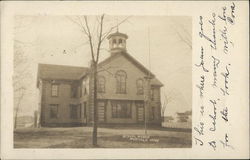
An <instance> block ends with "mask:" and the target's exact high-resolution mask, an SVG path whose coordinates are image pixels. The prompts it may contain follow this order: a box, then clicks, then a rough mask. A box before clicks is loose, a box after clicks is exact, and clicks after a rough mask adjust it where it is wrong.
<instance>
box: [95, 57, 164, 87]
mask: <svg viewBox="0 0 250 160" xmlns="http://www.w3.org/2000/svg"><path fill="white" fill-rule="evenodd" d="M120 56H124V57H125V58H127V59H128V60H129V61H130V62H132V63H133V64H134V65H135V66H137V67H138V68H139V69H140V70H141V71H142V72H144V73H145V74H149V76H150V77H152V80H151V84H152V85H156V86H163V84H162V83H161V82H160V81H159V80H158V79H157V78H156V77H155V75H154V74H153V73H152V72H150V71H149V70H148V69H147V68H146V67H144V66H143V65H142V64H141V63H140V62H138V61H137V60H136V59H135V58H134V57H132V56H131V55H130V54H129V53H127V52H119V53H116V54H114V55H113V56H110V57H108V58H106V59H105V60H103V61H102V62H100V63H99V64H98V65H99V66H103V65H105V64H107V63H109V62H110V61H112V60H113V59H116V58H118V57H120Z"/></svg>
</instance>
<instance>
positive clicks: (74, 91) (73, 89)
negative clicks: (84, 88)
mask: <svg viewBox="0 0 250 160" xmlns="http://www.w3.org/2000/svg"><path fill="white" fill-rule="evenodd" d="M76 97H77V85H76V84H74V83H73V84H71V98H76Z"/></svg>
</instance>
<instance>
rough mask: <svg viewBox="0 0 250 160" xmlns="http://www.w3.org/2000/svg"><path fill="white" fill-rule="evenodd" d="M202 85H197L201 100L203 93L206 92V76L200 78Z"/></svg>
mask: <svg viewBox="0 0 250 160" xmlns="http://www.w3.org/2000/svg"><path fill="white" fill-rule="evenodd" d="M200 78H201V79H200V84H199V85H196V87H197V88H198V89H199V91H200V98H203V92H204V87H205V76H204V75H202V76H200Z"/></svg>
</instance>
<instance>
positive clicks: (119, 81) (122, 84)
mask: <svg viewBox="0 0 250 160" xmlns="http://www.w3.org/2000/svg"><path fill="white" fill-rule="evenodd" d="M115 78H116V93H121V94H124V93H126V78H127V74H126V72H124V71H122V70H120V71H117V72H116V74H115Z"/></svg>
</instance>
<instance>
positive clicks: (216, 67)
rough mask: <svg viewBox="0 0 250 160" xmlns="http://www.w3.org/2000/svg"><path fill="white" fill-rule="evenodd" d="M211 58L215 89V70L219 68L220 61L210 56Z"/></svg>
mask: <svg viewBox="0 0 250 160" xmlns="http://www.w3.org/2000/svg"><path fill="white" fill-rule="evenodd" d="M212 58H213V70H214V71H213V84H212V86H213V87H217V69H218V68H219V64H220V60H219V59H217V58H215V57H214V56H212Z"/></svg>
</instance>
